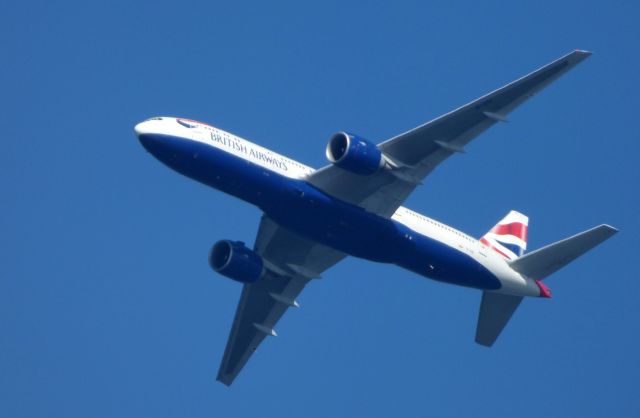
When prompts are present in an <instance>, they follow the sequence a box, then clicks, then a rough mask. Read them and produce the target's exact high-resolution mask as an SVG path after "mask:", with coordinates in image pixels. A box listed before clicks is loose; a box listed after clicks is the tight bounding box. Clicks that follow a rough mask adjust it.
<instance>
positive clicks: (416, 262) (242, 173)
mask: <svg viewBox="0 0 640 418" xmlns="http://www.w3.org/2000/svg"><path fill="white" fill-rule="evenodd" d="M143 144H144V145H145V147H146V148H147V149H148V150H149V151H150V152H151V153H152V154H154V156H156V158H158V159H159V160H160V161H161V162H163V163H164V164H166V165H168V166H169V167H171V168H172V169H174V170H176V171H178V172H179V173H181V174H183V175H185V176H187V177H190V178H192V179H194V180H197V181H199V182H201V183H204V184H207V185H209V186H211V187H214V188H216V189H218V190H220V191H223V192H225V193H228V194H231V195H233V196H235V197H238V198H240V199H242V200H245V201H247V202H249V203H251V204H254V205H256V206H258V207H260V208H261V209H262V210H263V211H264V212H265V213H266V214H267V215H268V216H269V217H271V218H272V219H273V220H274V221H276V222H277V223H279V224H280V225H282V226H284V227H287V228H290V229H292V230H294V231H296V232H298V233H300V234H301V235H303V236H306V237H307V238H309V239H312V240H315V241H318V242H320V243H322V244H324V245H327V246H329V247H332V248H334V249H336V250H339V251H342V252H344V253H346V254H349V255H352V256H355V257H359V258H364V259H367V260H371V261H376V262H382V263H391V264H396V265H398V266H400V267H403V268H405V269H408V270H410V271H413V272H415V273H417V274H420V275H422V276H425V277H428V278H431V279H434V280H438V281H444V282H448V283H453V284H458V285H461V286H468V287H474V288H479V289H498V288H500V282H499V280H498V279H497V278H496V277H495V276H494V275H493V274H491V273H490V272H489V271H488V270H487V269H486V268H485V267H483V266H482V265H481V264H480V263H478V262H477V261H476V260H474V259H473V258H472V257H470V256H469V255H467V254H465V253H463V252H460V251H458V250H457V249H455V248H452V247H449V246H448V245H446V244H444V243H442V242H440V241H438V240H435V239H432V238H430V237H427V236H425V235H422V234H420V233H418V232H416V231H413V230H411V229H410V228H408V227H407V226H405V225H403V224H400V223H398V222H396V221H393V220H391V219H388V218H383V217H381V216H378V215H375V214H373V213H371V212H368V211H366V210H364V209H362V208H360V207H358V206H355V205H352V204H349V203H346V202H343V201H342V200H339V199H337V198H335V197H332V196H329V195H327V194H326V193H324V192H322V191H320V190H318V189H316V188H315V187H314V186H312V185H310V184H309V183H307V182H305V181H303V180H299V179H295V178H289V177H285V176H283V175H280V174H277V173H275V172H273V171H271V170H269V169H267V168H265V167H262V166H260V165H257V164H254V163H252V162H249V161H247V160H244V159H242V158H239V157H237V156H234V155H232V154H229V153H227V152H225V151H223V150H220V149H218V148H215V147H212V146H210V145H207V144H204V143H201V142H197V141H189V140H184V139H183V138H176V137H171V136H167V135H154V138H151V140H149V141H147V142H146V143H145V142H144V141H143Z"/></svg>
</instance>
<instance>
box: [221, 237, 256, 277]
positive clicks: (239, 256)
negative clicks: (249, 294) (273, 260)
mask: <svg viewBox="0 0 640 418" xmlns="http://www.w3.org/2000/svg"><path fill="white" fill-rule="evenodd" d="M209 265H210V266H211V268H212V269H213V270H215V271H216V272H217V273H220V274H222V275H223V276H225V277H228V278H230V279H233V280H235V281H237V282H241V283H255V282H257V281H258V280H260V278H262V276H263V274H264V265H263V262H262V258H261V257H260V256H259V255H258V254H256V253H255V252H253V251H252V250H250V249H249V248H247V247H246V246H245V245H244V243H243V242H239V241H229V240H221V241H218V242H216V243H215V244H214V245H213V247H212V248H211V251H210V252H209Z"/></svg>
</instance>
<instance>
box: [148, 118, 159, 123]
mask: <svg viewBox="0 0 640 418" xmlns="http://www.w3.org/2000/svg"><path fill="white" fill-rule="evenodd" d="M150 120H162V118H149V119H147V120H146V121H145V122H148V121H150Z"/></svg>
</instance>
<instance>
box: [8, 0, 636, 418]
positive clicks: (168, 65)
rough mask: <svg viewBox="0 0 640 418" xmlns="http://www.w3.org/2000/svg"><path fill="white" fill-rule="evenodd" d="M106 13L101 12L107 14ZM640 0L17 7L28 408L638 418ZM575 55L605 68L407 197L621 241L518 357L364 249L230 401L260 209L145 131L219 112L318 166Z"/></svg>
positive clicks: (14, 158)
mask: <svg viewBox="0 0 640 418" xmlns="http://www.w3.org/2000/svg"><path fill="white" fill-rule="evenodd" d="M90 3H93V4H90ZM638 7H639V6H638V5H637V3H636V2H616V4H614V5H611V4H607V5H604V4H602V3H593V4H589V3H588V2H587V3H585V2H581V1H580V2H579V1H575V2H571V1H568V2H557V1H553V2H545V1H541V2H530V5H528V6H527V5H519V4H516V3H513V2H504V3H500V2H491V1H489V2H450V1H434V2H428V3H427V2H419V1H416V2H400V1H399V2H381V1H377V2H375V1H374V2H361V3H352V2H332V1H322V2H317V3H313V4H312V3H308V4H307V3H303V2H224V3H218V2H182V3H175V2H166V1H154V2H131V1H127V2H120V1H112V2H95V3H94V2H30V1H25V2H9V3H7V4H5V5H4V6H3V12H2V14H0V51H1V52H2V57H3V59H2V60H0V83H1V85H2V90H1V91H2V94H0V115H2V116H0V132H2V143H3V150H2V152H0V191H1V192H2V199H0V214H1V215H2V216H0V415H2V416H6V417H16V418H17V417H40V416H60V417H145V416H149V417H184V416H189V417H201V416H202V417H205V416H206V417H211V416H219V417H255V416H262V417H283V416H305V417H324V416H335V417H341V416H370V417H376V416H380V417H388V416H409V417H413V416H443V417H446V416H491V417H495V416H505V417H508V416H514V415H518V416H525V417H527V416H531V417H534V416H541V415H545V416H557V417H566V416H583V417H589V416H593V417H600V416H637V415H638V414H640V401H638V396H637V389H636V387H637V381H638V379H639V378H640V357H638V355H637V353H638V351H639V349H640V347H639V345H640V344H639V337H638V335H639V332H638V331H640V329H639V325H638V318H639V317H640V303H638V295H639V294H640V280H638V277H637V273H636V271H635V269H634V267H633V266H634V265H633V264H632V263H631V261H633V259H634V258H635V257H636V256H637V251H638V248H639V247H640V241H639V239H638V232H639V227H640V221H639V219H638V212H639V210H640V198H639V197H638V191H637V190H638V182H639V180H640V169H639V168H638V164H637V155H638V154H639V153H640V146H639V145H638V144H639V140H640V138H639V135H638V128H637V126H638V125H637V110H638V109H639V108H640V99H639V98H640V94H639V93H640V92H639V91H638V81H637V75H638V74H639V73H640V60H639V58H638V50H637V39H640V29H639V28H638V25H637V20H638V17H639V15H640V13H639V9H638ZM575 48H583V49H588V50H592V51H594V52H595V54H594V55H593V56H592V57H591V58H590V59H589V60H587V61H586V62H584V63H583V64H581V65H580V66H579V67H578V68H576V69H575V70H574V71H573V72H571V73H569V74H568V75H567V76H565V77H564V78H562V79H561V80H559V81H558V82H557V83H556V84H554V85H553V86H551V87H550V88H549V89H548V90H545V91H544V92H543V93H541V94H540V95H538V96H537V97H535V98H534V99H533V100H531V101H530V102H528V103H526V104H525V105H524V106H523V107H522V108H520V109H518V110H517V111H516V112H514V113H513V114H512V116H511V118H510V119H511V123H509V124H501V125H499V126H496V127H494V128H493V129H491V130H490V131H488V132H486V133H485V134H483V135H482V136H481V137H480V138H478V139H477V140H476V141H474V142H473V143H472V144H471V145H470V146H469V147H468V153H467V154H465V155H462V156H456V157H454V158H452V159H450V160H449V161H447V162H446V163H445V164H443V165H442V166H441V167H440V168H438V170H436V171H435V172H434V173H433V174H432V175H431V176H430V177H429V178H428V179H427V181H426V182H425V185H424V186H423V187H421V188H419V189H418V190H417V191H416V192H415V193H414V194H413V195H412V196H411V198H410V199H409V200H408V202H407V206H409V207H410V208H412V209H414V210H418V211H420V212H423V213H425V214H427V215H429V216H431V217H434V218H436V219H438V220H440V221H443V222H446V223H449V224H451V225H453V226H454V227H457V228H459V229H462V230H464V231H467V232H469V233H470V234H472V235H474V236H480V235H482V234H483V233H484V232H485V231H486V230H488V229H489V228H490V227H491V226H492V225H493V224H495V222H496V221H497V220H499V219H500V218H501V217H502V216H503V215H504V214H505V213H506V212H507V211H509V210H510V209H517V210H519V211H522V212H523V213H526V214H527V215H529V216H530V218H531V221H530V230H529V245H530V248H537V247H540V246H542V245H544V244H546V243H549V242H552V241H555V240H557V239H560V238H563V237H565V236H567V235H570V234H573V233H576V232H579V231H581V230H583V229H587V228H589V227H591V226H593V225H596V224H599V223H604V222H606V223H610V224H612V225H614V226H616V227H618V228H620V230H621V232H620V233H619V234H617V235H616V236H615V237H614V238H612V239H611V240H610V241H608V242H606V243H605V244H603V245H602V246H601V247H599V248H597V249H596V250H594V251H593V252H592V253H589V254H588V255H587V256H585V257H584V258H582V259H580V260H579V261H577V262H576V263H574V264H572V265H570V266H569V267H567V268H565V269H564V270H562V271H561V272H559V273H557V274H555V275H554V276H553V277H551V278H549V279H548V281H547V283H548V285H549V286H550V287H551V289H552V290H553V292H554V297H553V299H551V300H527V301H525V303H523V305H522V306H521V308H520V309H519V310H518V312H517V313H516V314H515V316H514V318H513V320H512V321H511V323H510V324H509V326H508V328H507V329H506V330H505V332H504V333H503V335H502V336H501V338H500V340H499V341H498V343H497V344H496V345H495V346H494V347H493V348H492V349H490V350H488V349H486V348H483V347H480V346H478V345H476V344H474V342H473V335H474V329H475V324H476V316H477V310H478V305H479V300H480V294H479V293H478V292H477V291H473V290H469V289H463V288H458V287H454V286H447V285H443V284H439V283H435V282H432V281H428V280H425V279H422V278H420V277H418V276H416V275H414V274H412V273H409V272H406V271H402V270H400V269H398V268H396V267H392V266H386V265H378V264H373V263H369V262H365V261H362V260H357V259H348V260H345V261H344V262H343V263H341V264H339V265H337V266H336V267H335V268H333V269H332V270H330V271H328V272H327V273H325V275H324V279H323V280H321V281H318V282H314V283H313V284H312V285H311V286H309V287H308V289H307V290H306V291H305V293H304V294H303V295H302V296H301V298H300V302H301V305H302V308H301V309H298V310H295V311H293V312H288V313H287V315H286V316H285V317H284V318H283V320H282V321H281V322H280V324H279V325H278V333H279V336H278V337H277V338H276V339H271V340H268V341H266V343H265V344H263V345H262V346H261V347H260V349H259V351H258V352H257V353H256V354H255V355H254V357H253V358H252V359H251V361H250V362H249V364H248V365H247V367H246V368H245V370H244V371H243V372H242V374H241V375H240V377H239V378H238V380H237V381H236V383H235V384H234V385H233V386H232V387H231V388H230V389H229V388H227V387H225V386H223V385H221V384H219V383H217V382H215V375H216V371H217V368H218V365H219V362H220V359H221V357H222V353H223V350H224V345H225V342H226V338H227V335H228V331H229V328H230V325H231V320H232V317H233V314H234V311H235V306H236V303H237V300H238V297H239V292H240V286H239V285H238V284H237V283H234V282H232V281H230V280H225V279H222V278H221V277H220V276H217V275H216V274H215V273H213V272H212V271H211V270H210V269H209V267H208V265H207V261H206V257H207V252H208V250H209V248H210V246H211V245H212V244H213V243H214V242H215V241H217V240H218V239H221V238H232V239H240V240H244V241H247V242H252V241H253V239H254V236H255V232H256V228H257V224H258V220H259V215H260V213H259V211H258V210H257V209H255V208H253V207H250V206H248V205H247V204H244V203H242V202H240V201H237V200H234V199H232V198H231V197H228V196H225V195H222V194H221V193H219V192H217V191H214V190H212V189H208V188H206V187H205V186H202V185H200V184H196V183H195V182H192V181H190V180H188V179H186V178H183V177H181V176H179V175H178V174H176V173H174V172H171V171H170V170H169V169H167V168H166V167H164V166H162V165H161V164H160V163H158V162H157V161H156V160H154V159H153V158H152V157H151V156H150V155H149V154H147V153H146V152H145V151H144V149H143V148H142V147H141V146H140V144H139V143H138V141H137V139H136V138H135V136H134V134H133V126H134V124H135V123H136V122H138V121H140V120H142V119H146V118H147V117H150V116H155V115H175V116H184V117H189V118H193V119H198V120H202V121H206V122H208V123H211V124H214V125H216V126H219V127H221V128H223V129H226V130H228V131H230V132H233V133H235V134H237V135H240V136H242V137H245V138H247V139H249V140H252V141H254V142H257V143H260V144H262V145H264V146H266V147H269V148H272V149H274V150H276V151H278V152H281V153H283V154H285V155H288V156H290V157H292V158H295V159H298V160H299V161H301V162H303V163H306V164H309V165H311V166H314V167H320V166H322V165H324V164H326V162H325V159H324V146H325V144H326V141H327V140H328V138H329V137H330V136H331V134H333V133H334V132H336V131H339V130H348V131H352V132H356V133H358V134H360V135H361V136H364V137H366V138H369V139H371V140H372V141H375V142H378V141H381V140H384V139H386V138H388V137H390V136H392V135H395V134H397V133H399V132H401V131H404V130H407V129H409V128H412V127H414V126H416V125H418V124H420V123H422V122H424V121H426V120H429V119H431V118H433V117H435V116H438V115H440V114H442V113H444V112H447V111H449V110H451V109H452V108H454V107H457V106H459V105H461V104H464V103H466V102H467V101H469V100H472V99H474V98H476V97H478V96H480V95H482V94H484V93H486V92H488V91H490V90H493V89H495V88H497V87H499V86H501V85H503V84H505V83H507V82H509V81H511V80H513V79H515V78H517V77H520V76H521V75H523V74H525V73H527V72H529V71H532V70H534V69H535V68H537V67H539V66H541V65H543V64H546V63H547V62H549V61H551V60H553V59H555V58H557V57H559V56H561V55H563V54H565V53H566V52H569V51H571V50H573V49H575Z"/></svg>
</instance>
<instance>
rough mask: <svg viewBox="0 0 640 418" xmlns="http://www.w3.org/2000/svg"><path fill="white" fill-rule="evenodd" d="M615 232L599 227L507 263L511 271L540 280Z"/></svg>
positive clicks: (615, 230) (612, 229) (610, 228)
mask: <svg viewBox="0 0 640 418" xmlns="http://www.w3.org/2000/svg"><path fill="white" fill-rule="evenodd" d="M616 232H618V230H617V229H615V228H614V227H612V226H609V225H600V226H596V227H595V228H592V229H590V230H588V231H584V232H581V233H579V234H577V235H574V236H572V237H569V238H566V239H563V240H562V241H558V242H554V243H553V244H549V245H547V246H546V247H542V248H540V249H539V250H535V251H533V252H531V253H529V254H527V255H525V256H523V257H520V258H518V259H516V260H513V261H511V262H509V265H510V266H511V268H512V269H514V270H515V271H517V272H518V273H520V274H522V275H523V276H527V277H529V278H531V279H537V280H542V279H544V278H545V277H547V276H549V275H550V274H552V273H554V272H556V271H557V270H560V269H561V268H562V267H564V266H566V265H567V264H569V263H570V262H572V261H573V260H575V259H576V258H578V257H580V256H581V255H582V254H584V253H586V252H587V251H589V250H590V249H592V248H593V247H595V246H596V245H598V244H601V243H602V242H603V241H605V240H607V239H608V238H611V236H613V235H614V234H615V233H616Z"/></svg>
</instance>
